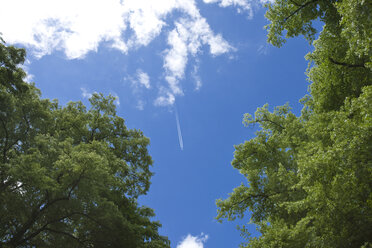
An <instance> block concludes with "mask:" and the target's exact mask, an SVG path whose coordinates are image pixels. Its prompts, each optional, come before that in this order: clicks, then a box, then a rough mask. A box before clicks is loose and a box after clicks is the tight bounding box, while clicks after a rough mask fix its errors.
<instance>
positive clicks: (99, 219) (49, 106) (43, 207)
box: [0, 41, 169, 248]
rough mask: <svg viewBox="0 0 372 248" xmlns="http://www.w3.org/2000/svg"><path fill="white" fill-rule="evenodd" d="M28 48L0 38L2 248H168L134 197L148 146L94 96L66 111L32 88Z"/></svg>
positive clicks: (109, 101)
mask: <svg viewBox="0 0 372 248" xmlns="http://www.w3.org/2000/svg"><path fill="white" fill-rule="evenodd" d="M24 59H25V51H24V50H23V49H18V48H15V47H13V46H6V45H5V43H4V41H1V42H0V66H1V67H0V80H1V82H0V83H1V84H0V247H128V248H129V247H133V248H140V247H143V248H146V247H147V248H150V247H151V248H156V247H158V248H163V247H169V241H168V240H167V238H165V237H162V236H160V235H159V234H158V228H159V227H160V224H159V223H158V222H154V221H151V218H152V217H153V216H154V213H153V210H152V209H150V208H147V207H141V206H139V205H138V203H137V198H138V196H140V195H143V194H145V193H146V192H147V191H148V189H149V186H150V181H149V180H150V177H151V175H152V173H151V172H150V170H149V166H150V165H151V164H152V159H151V157H150V156H149V155H148V151H147V145H148V144H149V140H148V139H147V138H146V137H145V136H143V134H142V132H141V131H138V130H129V129H127V128H126V126H125V124H124V120H123V119H122V118H120V117H119V116H117V115H116V112H115V105H114V104H113V101H114V98H113V97H111V96H109V97H107V98H105V97H103V96H102V95H99V94H94V95H93V97H92V98H91V99H90V104H91V107H90V108H89V109H87V108H86V107H85V106H84V105H83V104H82V103H81V102H70V103H68V104H67V106H65V107H62V106H60V105H59V104H58V102H57V101H56V100H54V101H50V100H48V99H41V98H40V91H39V90H38V89H37V88H36V87H35V86H34V85H32V84H28V83H25V82H24V81H23V78H24V77H25V76H26V74H25V72H24V71H23V70H22V69H21V67H20V64H22V63H23V62H24Z"/></svg>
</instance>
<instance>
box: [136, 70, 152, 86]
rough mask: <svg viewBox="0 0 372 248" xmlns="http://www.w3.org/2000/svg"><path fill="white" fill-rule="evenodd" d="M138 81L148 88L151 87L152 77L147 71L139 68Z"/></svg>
mask: <svg viewBox="0 0 372 248" xmlns="http://www.w3.org/2000/svg"><path fill="white" fill-rule="evenodd" d="M137 78H138V82H139V83H140V84H141V85H143V86H144V87H145V88H146V89H150V77H149V75H148V74H147V73H146V72H143V71H142V70H141V69H138V70H137Z"/></svg>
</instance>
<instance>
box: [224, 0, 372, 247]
mask: <svg viewBox="0 0 372 248" xmlns="http://www.w3.org/2000/svg"><path fill="white" fill-rule="evenodd" d="M371 13H372V4H371V2H370V1H362V0H348V1H345V0H344V1H329V0H277V1H275V2H274V3H272V4H270V5H269V6H268V11H267V14H266V16H267V17H268V19H269V20H270V21H271V23H270V24H269V25H268V26H267V28H268V31H269V34H268V40H269V42H271V43H272V44H274V45H276V46H281V45H282V44H283V43H284V41H285V39H284V38H283V36H282V34H283V32H284V33H285V34H286V36H287V37H293V36H297V35H304V36H305V38H306V39H308V40H309V41H310V42H313V44H314V51H313V52H312V53H310V54H308V55H307V56H306V57H307V59H308V60H309V61H310V66H309V70H308V79H309V81H310V82H311V84H310V87H309V93H310V94H309V95H308V96H305V97H304V98H303V99H302V102H303V104H304V108H303V111H302V114H301V115H300V116H295V115H294V114H293V113H292V112H291V111H290V108H289V106H288V105H285V106H281V107H276V108H275V109H274V111H273V112H270V111H269V110H268V106H267V105H265V106H264V107H262V108H259V109H258V110H257V112H256V113H255V115H254V116H251V115H249V114H246V115H245V117H244V121H243V122H244V124H245V125H247V126H248V125H254V124H258V125H259V126H260V127H261V130H260V131H258V132H257V133H256V137H255V138H253V139H251V140H249V141H246V142H245V143H243V144H240V145H237V146H236V151H235V156H234V160H233V162H232V165H233V166H234V168H236V169H238V170H239V171H240V173H241V174H243V175H244V176H245V177H246V178H247V182H246V183H242V185H241V186H239V187H237V188H235V189H234V192H233V193H231V194H230V196H229V198H227V199H226V200H218V201H217V206H218V207H219V210H218V216H217V218H218V219H220V220H222V219H224V218H226V219H228V220H233V219H235V218H237V217H238V218H243V217H244V215H245V214H247V212H251V213H252V216H251V223H255V224H257V226H258V229H259V231H260V232H261V234H262V235H261V236H260V237H253V238H252V237H249V233H248V232H247V228H246V227H245V226H243V227H241V228H240V229H241V231H242V234H243V235H244V236H247V237H248V240H247V242H246V243H244V244H242V245H241V246H242V247H369V246H371V245H372V229H371V226H372V108H371V106H372V86H371V69H372V66H371V65H372V64H371V55H372V50H371V45H372V40H371V39H372V25H371V24H372V19H371ZM317 20H320V21H323V22H324V26H323V29H322V31H321V32H320V34H319V37H318V39H316V40H314V39H315V36H316V30H315V28H314V26H313V25H312V23H313V22H314V21H317Z"/></svg>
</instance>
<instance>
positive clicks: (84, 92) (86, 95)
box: [80, 87, 94, 99]
mask: <svg viewBox="0 0 372 248" xmlns="http://www.w3.org/2000/svg"><path fill="white" fill-rule="evenodd" d="M80 90H81V96H82V97H83V98H87V99H89V98H91V97H92V95H93V93H94V92H93V93H91V92H89V91H88V90H87V89H86V88H84V87H81V88H80Z"/></svg>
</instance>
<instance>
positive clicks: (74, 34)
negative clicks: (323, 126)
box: [0, 0, 310, 248]
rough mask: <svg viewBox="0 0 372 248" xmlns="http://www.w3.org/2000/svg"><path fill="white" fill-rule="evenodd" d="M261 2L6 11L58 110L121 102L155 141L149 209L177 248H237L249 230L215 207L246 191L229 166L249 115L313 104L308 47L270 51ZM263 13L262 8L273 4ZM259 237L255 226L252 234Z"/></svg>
mask: <svg viewBox="0 0 372 248" xmlns="http://www.w3.org/2000/svg"><path fill="white" fill-rule="evenodd" d="M264 2H265V1H262V0H261V1H260V0H198V1H193V0H152V1H145V0H127V1H122V2H120V1H119V0H89V1H86V0H81V1H75V2H74V1H72V0H71V1H70V0H64V1H59V0H58V1H57V0H55V1H50V0H49V1H44V0H34V1H27V0H4V1H2V8H1V9H0V32H2V34H3V35H2V36H3V38H4V39H5V40H6V41H7V43H9V44H17V45H19V46H22V47H25V48H26V49H27V51H28V56H27V62H26V63H25V70H26V71H27V72H28V73H29V78H28V80H30V81H32V82H35V83H36V86H37V87H38V88H40V89H41V91H42V96H43V97H45V98H52V99H54V98H57V99H59V102H60V103H61V104H65V103H67V102H68V101H79V100H80V101H83V102H84V103H88V100H87V99H88V98H89V96H90V95H91V94H92V93H93V92H102V93H104V94H112V95H114V96H117V99H118V100H117V102H116V104H117V110H118V114H119V115H120V116H122V117H123V118H124V119H125V120H126V124H127V126H128V127H129V128H138V129H141V130H142V131H143V132H144V134H145V135H146V136H147V137H149V138H150V140H151V145H150V147H149V152H150V154H151V156H152V158H153V160H154V166H153V168H152V170H153V171H154V173H155V176H154V177H153V178H152V185H151V189H150V191H149V193H148V195H146V196H143V197H141V198H140V202H141V204H144V205H147V206H150V207H151V208H153V209H154V210H155V212H156V218H155V219H157V220H159V221H160V222H161V223H162V224H163V227H162V229H161V231H160V232H161V233H162V234H163V235H166V236H168V237H169V239H170V240H171V242H172V243H171V245H172V247H175V248H203V247H209V248H227V247H238V244H239V243H241V242H242V241H243V240H242V238H241V237H240V235H239V231H238V230H236V226H237V225H238V224H244V223H248V222H249V213H247V215H246V217H245V218H244V219H243V220H237V221H235V222H231V223H229V222H223V223H222V224H221V223H218V222H217V221H216V220H215V219H214V217H215V216H216V206H215V200H216V199H218V198H226V197H227V196H228V193H229V192H231V191H232V190H233V188H234V187H236V186H238V185H240V184H241V183H246V180H245V178H244V177H242V176H241V175H240V174H239V172H238V171H236V170H234V169H233V168H232V167H231V165H230V162H231V160H232V159H233V153H234V145H236V144H239V143H242V142H244V141H245V140H248V139H250V138H252V137H253V136H254V132H255V130H256V129H254V128H245V127H244V126H243V125H242V118H243V114H244V113H252V114H253V113H254V112H255V110H256V108H257V107H261V106H262V105H263V104H265V103H269V104H270V106H271V107H273V106H277V105H283V104H285V103H287V102H289V103H290V105H291V106H292V107H293V111H294V112H295V113H296V114H298V113H299V112H300V109H301V105H300V104H299V103H298V100H299V99H300V98H301V97H302V96H303V95H305V94H306V93H307V86H308V83H307V82H306V76H305V70H306V68H307V62H306V61H305V59H304V55H305V54H306V53H307V52H309V51H310V46H309V44H307V43H306V42H305V41H304V40H303V39H301V38H298V39H292V40H289V41H288V42H287V43H286V44H285V46H283V47H282V48H280V49H279V48H274V47H272V46H270V45H268V44H266V31H265V30H264V29H263V27H264V26H265V25H266V24H267V20H266V19H265V18H264V13H265V9H264V8H263V5H262V4H263V3H264ZM266 2H267V1H266ZM250 228H251V231H252V233H254V234H255V235H257V232H256V231H255V226H254V225H251V226H250Z"/></svg>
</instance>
